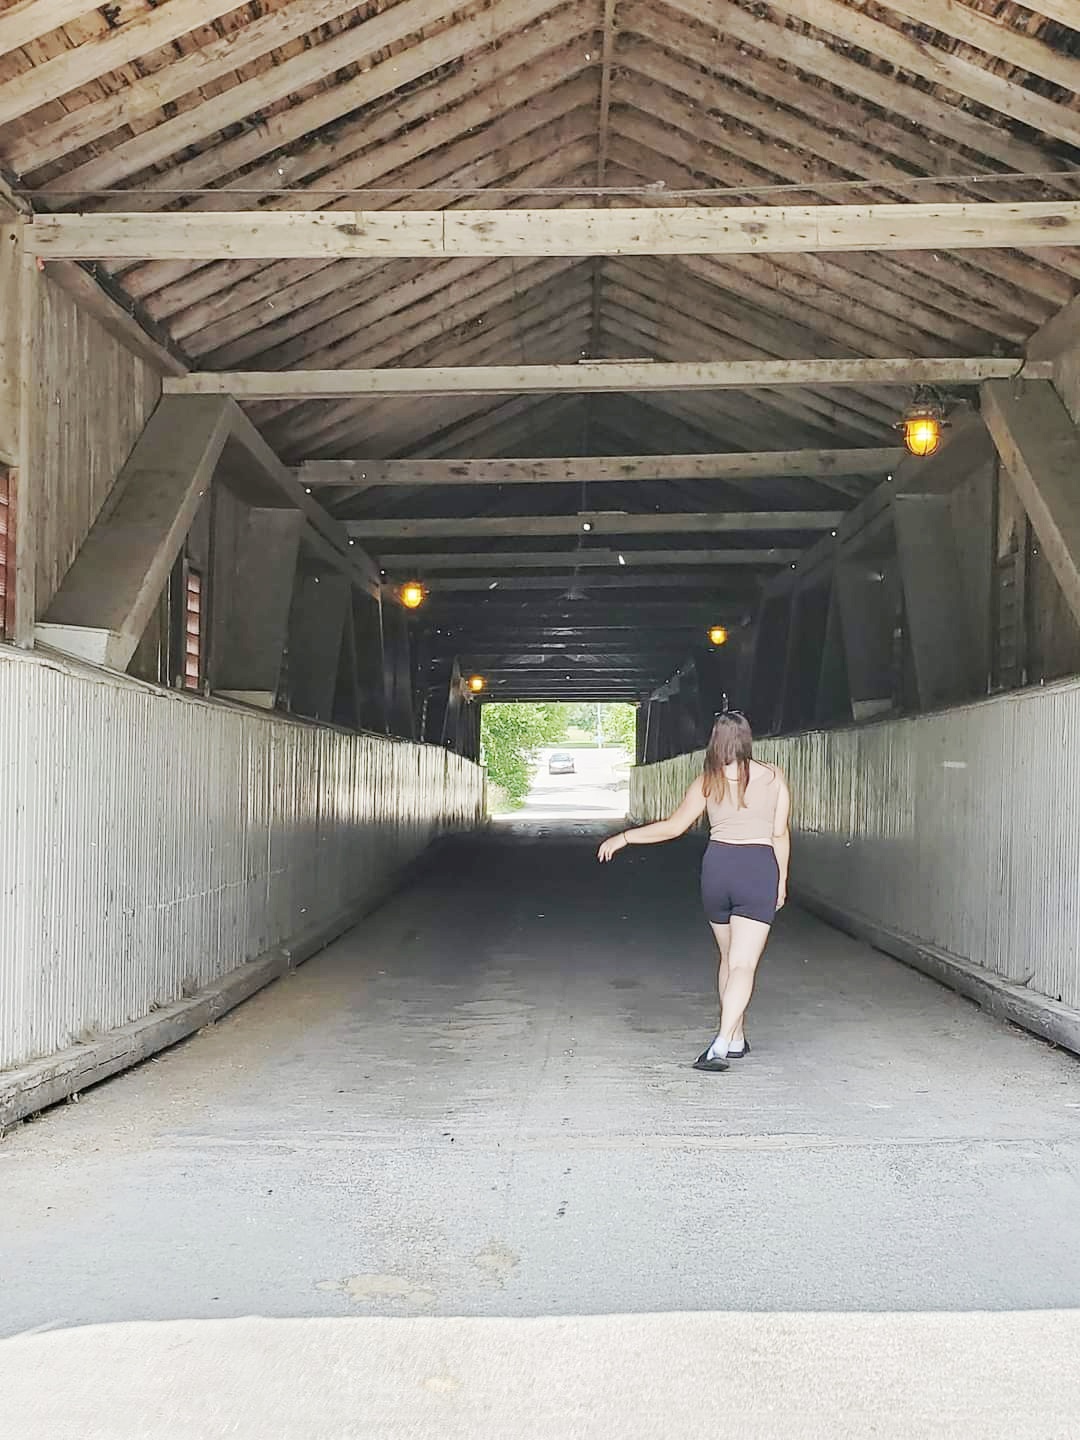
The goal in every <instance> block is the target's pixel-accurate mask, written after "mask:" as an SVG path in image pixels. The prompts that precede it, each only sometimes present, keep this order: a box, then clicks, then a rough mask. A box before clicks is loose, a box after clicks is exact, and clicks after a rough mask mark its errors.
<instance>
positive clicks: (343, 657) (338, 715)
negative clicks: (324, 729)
mask: <svg viewBox="0 0 1080 1440" xmlns="http://www.w3.org/2000/svg"><path fill="white" fill-rule="evenodd" d="M361 704H362V697H361V692H360V677H359V672H358V669H357V663H356V625H355V622H354V619H353V607H352V605H351V604H350V603H349V601H348V600H346V603H345V614H344V619H343V623H342V628H341V649H340V651H339V652H338V671H337V683H336V685H335V688H334V709H333V719H334V724H335V725H340V726H341V727H342V728H343V729H346V730H357V729H359V728H360V711H361Z"/></svg>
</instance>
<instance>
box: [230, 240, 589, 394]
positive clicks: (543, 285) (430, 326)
mask: <svg viewBox="0 0 1080 1440" xmlns="http://www.w3.org/2000/svg"><path fill="white" fill-rule="evenodd" d="M497 291H498V293H497V294H496V295H495V297H494V300H493V299H492V294H491V291H490V290H483V289H480V290H477V291H474V292H473V293H472V294H470V295H469V296H466V297H463V298H461V299H459V301H458V303H457V305H456V307H455V308H454V309H450V308H449V307H447V308H445V309H443V310H440V308H439V305H438V302H437V297H436V299H435V300H434V301H433V303H432V304H431V306H430V307H424V308H423V310H421V309H420V307H416V306H414V307H412V309H411V310H410V311H409V312H407V314H408V319H400V318H398V319H397V320H396V323H395V321H394V320H393V319H392V320H391V322H390V324H389V327H388V330H389V333H388V334H382V333H380V334H377V335H374V336H366V335H362V336H360V337H357V336H356V335H355V334H354V333H350V335H349V336H348V338H347V340H346V341H344V342H342V344H341V345H339V346H337V347H335V348H334V349H333V350H331V351H330V352H329V353H328V354H325V355H322V354H320V355H314V356H308V357H305V358H307V359H308V360H309V361H310V363H308V364H305V365H304V366H303V367H296V368H303V369H316V368H324V367H322V366H319V365H316V363H315V361H316V360H319V359H325V360H327V361H328V362H329V366H328V368H331V369H336V368H348V367H350V366H352V365H353V364H355V363H358V362H359V361H360V360H361V359H363V361H364V363H365V364H367V363H368V361H369V360H370V363H371V364H372V365H373V366H378V365H385V364H393V363H405V361H406V360H407V361H408V363H409V364H410V365H411V364H413V363H415V364H416V365H418V366H422V365H435V364H439V363H441V362H442V357H443V356H444V355H446V354H450V353H453V352H454V350H455V347H456V346H460V345H462V344H465V343H469V342H472V352H470V353H475V351H476V350H477V349H478V347H482V348H483V351H484V353H491V352H493V353H495V354H499V355H501V354H506V353H512V352H513V348H514V342H515V341H518V342H519V343H520V345H521V346H522V347H525V346H527V336H528V331H529V328H530V327H532V326H535V325H536V324H539V323H542V322H545V321H547V320H548V319H549V318H551V316H552V315H553V314H554V313H556V312H557V310H558V309H562V308H565V307H566V306H567V305H568V304H573V303H576V301H577V300H578V299H580V297H581V296H582V295H583V294H589V293H590V292H591V276H590V272H589V270H588V267H587V265H586V264H585V263H584V262H581V261H579V262H578V263H577V264H576V265H575V264H573V262H568V261H541V262H540V264H538V265H536V266H529V267H527V268H526V269H525V270H524V271H523V272H522V286H521V288H520V289H519V288H517V287H516V286H515V284H514V279H513V277H511V280H510V282H509V284H506V285H503V286H499V287H497ZM358 340H359V343H358ZM379 341H381V342H382V343H381V345H380V344H379ZM452 363H453V362H452ZM477 363H479V362H477ZM267 368H270V367H267ZM273 368H275V369H277V368H281V369H288V368H293V367H291V366H282V367H273ZM303 405H304V402H303V401H292V402H290V401H279V402H271V403H269V404H263V405H260V406H259V407H258V408H257V409H256V410H255V411H254V412H253V413H254V414H255V415H256V417H257V419H258V420H259V421H260V422H270V421H279V422H280V421H281V420H283V419H284V417H285V416H287V415H288V414H290V413H294V412H296V411H297V410H298V409H300V408H302V407H303Z"/></svg>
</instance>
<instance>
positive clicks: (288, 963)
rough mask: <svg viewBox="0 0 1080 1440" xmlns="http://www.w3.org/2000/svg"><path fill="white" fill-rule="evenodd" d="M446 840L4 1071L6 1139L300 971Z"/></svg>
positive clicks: (0, 1099)
mask: <svg viewBox="0 0 1080 1440" xmlns="http://www.w3.org/2000/svg"><path fill="white" fill-rule="evenodd" d="M443 838H445V837H441V836H440V837H438V838H437V839H435V840H433V841H432V842H431V844H430V845H429V846H427V848H426V849H425V850H424V851H423V852H422V853H421V854H420V855H419V856H417V858H416V859H415V860H413V861H411V862H410V863H409V864H408V865H406V866H404V867H403V868H402V869H401V870H400V871H399V872H398V874H397V875H395V876H394V877H393V879H392V880H391V881H390V882H389V883H388V884H385V885H383V886H382V887H381V888H380V889H379V890H378V891H377V892H375V893H374V894H371V895H366V896H365V897H364V898H363V899H362V900H357V901H356V903H355V904H353V905H350V906H347V907H346V908H345V909H344V910H340V911H338V912H337V914H336V915H334V916H333V918H332V919H330V920H329V921H324V922H323V923H321V924H319V925H315V926H312V927H311V928H310V929H308V930H304V931H301V932H300V934H298V935H295V936H293V937H292V938H291V939H289V940H286V941H285V942H284V943H283V944H281V945H276V946H275V947H274V948H273V949H272V950H267V951H266V952H265V953H264V954H262V955H259V956H257V957H256V959H254V960H249V961H248V963H247V964H246V965H242V966H241V967H240V968H239V969H238V970H231V971H230V972H229V973H228V974H227V975H223V976H221V978H220V979H218V980H215V981H214V982H213V983H212V984H210V985H208V986H206V987H205V989H202V990H200V991H198V992H197V993H196V994H195V995H192V996H191V997H190V998H189V999H185V1000H177V1001H175V1002H174V1003H173V1004H171V1005H164V1006H162V1007H161V1009H159V1010H154V1011H153V1012H152V1013H151V1014H149V1015H145V1016H143V1017H142V1019H140V1020H133V1021H132V1022H131V1023H130V1024H129V1025H123V1026H121V1027H120V1028H119V1029H117V1030H110V1031H109V1032H108V1034H106V1035H103V1036H101V1038H100V1039H97V1040H91V1041H88V1042H87V1043H86V1044H85V1045H73V1046H72V1047H71V1048H70V1049H68V1050H62V1051H60V1053H59V1054H57V1055H50V1056H47V1057H46V1058H45V1059H43V1060H33V1061H31V1062H30V1063H29V1064H28V1065H22V1066H20V1067H19V1068H18V1069H15V1070H8V1071H5V1072H4V1073H3V1074H0V1137H2V1136H3V1134H4V1132H5V1131H6V1130H7V1129H8V1128H9V1127H10V1126H12V1125H14V1124H15V1123H17V1122H18V1121H19V1120H25V1119H26V1118H27V1117H28V1116H30V1115H36V1114H37V1113H38V1112H39V1111H41V1110H46V1109H48V1107H49V1106H50V1105H56V1104H58V1103H59V1102H60V1101H62V1100H66V1099H68V1098H69V1097H70V1096H72V1095H78V1094H79V1093H80V1092H81V1091H83V1090H87V1089H89V1088H90V1086H91V1085H97V1084H98V1083H99V1082H100V1081H102V1080H108V1079H109V1077H110V1076H112V1075H117V1074H119V1072H120V1071H121V1070H127V1069H128V1068H130V1066H132V1065H138V1064H139V1062H140V1061H142V1060H146V1059H148V1058H149V1057H150V1056H151V1055H154V1054H156V1053H157V1051H159V1050H165V1049H168V1047H169V1046H170V1045H175V1044H177V1043H178V1042H179V1041H181V1040H184V1039H186V1038H187V1036H188V1035H192V1034H194V1032H195V1031H196V1030H201V1029H202V1028H203V1026H205V1025H212V1024H213V1023H214V1021H215V1020H218V1019H220V1018H221V1016H222V1015H225V1014H227V1013H228V1012H229V1011H230V1010H233V1009H235V1007H236V1006H237V1005H241V1004H243V1002H244V1001H245V1000H249V999H250V998H251V996H252V995H255V994H257V993H258V992H259V991H260V990H262V989H264V988H265V987H266V986H267V985H270V984H272V983H273V982H274V981H275V980H278V979H280V978H281V976H282V975H287V974H288V973H289V971H290V970H295V969H296V967H297V966H298V965H302V964H303V963H304V961H305V960H310V959H311V957H312V956H313V955H316V954H317V953H318V952H319V951H320V950H325V949H326V947H327V946H328V945H330V944H332V943H333V941H335V940H336V939H337V938H338V937H339V936H340V935H343V934H344V933H345V931H346V930H350V929H351V928H352V927H353V926H354V925H356V924H358V923H359V921H361V920H362V919H363V918H364V916H365V915H369V914H370V913H371V912H372V911H373V910H377V909H378V907H379V906H380V905H382V904H384V903H385V902H386V901H387V900H388V899H389V898H390V896H391V895H393V894H394V893H395V892H396V891H397V890H399V889H400V888H401V887H402V886H403V885H405V884H407V883H408V882H409V881H410V880H412V879H414V878H415V876H416V874H417V873H418V871H419V870H420V869H421V867H422V866H423V865H426V864H427V862H428V861H429V860H430V859H431V856H432V854H433V852H434V850H435V847H436V846H438V845H439V844H440V842H441V840H442V839H443Z"/></svg>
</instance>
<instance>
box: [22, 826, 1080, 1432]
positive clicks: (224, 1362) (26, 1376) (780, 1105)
mask: <svg viewBox="0 0 1080 1440" xmlns="http://www.w3.org/2000/svg"><path fill="white" fill-rule="evenodd" d="M546 828H548V829H549V830H551V829H552V828H556V827H550V826H549V827H546ZM606 828H607V827H606V826H595V825H594V826H592V827H590V826H588V825H585V824H580V825H577V826H566V827H563V828H562V832H561V833H557V834H555V835H552V834H548V835H547V836H546V837H545V838H537V836H536V830H535V827H531V826H529V825H528V824H526V823H524V822H522V821H518V822H514V823H512V824H510V825H508V826H506V827H504V828H501V829H499V830H497V831H496V830H493V831H492V832H491V833H490V834H489V835H488V836H486V837H482V838H476V839H470V840H467V841H463V842H460V843H457V844H455V845H453V846H451V847H450V848H449V849H448V850H446V851H444V852H443V853H442V854H441V855H440V856H439V857H438V858H437V860H436V861H435V862H434V863H433V864H432V865H431V867H430V869H429V871H428V873H427V874H426V875H425V876H424V877H423V878H422V879H421V881H420V882H419V883H418V884H417V885H415V886H414V887H413V888H411V889H410V890H409V891H407V892H404V893H402V894H401V895H399V896H398V897H397V898H396V899H395V900H394V901H392V902H391V903H390V904H389V905H387V906H386V907H384V908H383V909H382V910H381V911H380V912H378V913H377V914H376V915H375V916H373V917H371V919H370V920H369V921H367V922H366V923H365V924H364V925H362V926H361V927H360V928H359V929H357V930H356V931H355V932H354V933H353V934H352V935H350V936H349V937H347V938H346V939H345V940H343V941H342V942H341V943H339V944H338V945H336V946H335V947H334V948H333V949H332V950H331V951H328V952H327V953H326V954H324V955H323V956H321V957H318V958H316V959H315V960H313V961H311V962H309V964H308V965H306V966H304V967H303V968H302V969H301V970H300V971H299V972H297V973H296V974H295V975H294V976H291V977H289V978H288V979H287V980H285V981H283V982H281V983H280V984H278V985H277V986H275V987H273V988H272V989H271V990H269V991H266V992H264V993H263V994H262V995H261V996H259V997H257V998H256V999H255V1000H253V1001H252V1002H250V1003H249V1004H248V1005H247V1006H245V1007H243V1008H242V1009H241V1010H239V1011H237V1012H235V1013H234V1014H233V1015H231V1016H230V1017H228V1018H227V1019H225V1020H224V1021H222V1022H221V1023H220V1024H218V1025H217V1026H216V1027H214V1028H213V1029H210V1030H208V1031H205V1032H203V1033H202V1034H200V1035H199V1036H197V1037H195V1038H193V1039H192V1040H191V1041H189V1042H188V1043H186V1044H184V1045H182V1046H180V1047H178V1048H177V1049H175V1050H173V1051H172V1052H170V1053H168V1054H167V1055H163V1056H161V1057H159V1058H158V1059H157V1060H156V1061H154V1062H151V1063H148V1064H147V1065H144V1066H143V1067H141V1068H140V1069H139V1070H138V1071H136V1072H132V1073H129V1074H128V1075H126V1076H123V1077H121V1078H119V1079H117V1080H116V1081H114V1082H111V1083H109V1084H107V1085H105V1086H102V1087H99V1088H98V1089H96V1090H94V1091H91V1092H89V1093H87V1094H86V1095H84V1096H83V1098H82V1100H81V1102H80V1103H79V1104H77V1105H69V1106H65V1107H63V1108H61V1109H58V1110H56V1111H54V1112H52V1113H50V1114H48V1115H46V1116H44V1117H43V1118H41V1119H39V1120H38V1121H37V1122H35V1123H33V1124H30V1125H27V1126H25V1127H23V1128H22V1129H20V1130H18V1131H16V1132H15V1133H13V1134H12V1135H11V1136H9V1137H8V1139H7V1140H6V1141H5V1142H4V1143H3V1144H2V1145H0V1194H2V1197H3V1215H4V1221H3V1227H4V1228H3V1242H2V1248H3V1255H4V1272H3V1275H4V1283H3V1286H2V1288H0V1325H2V1333H3V1334H6V1335H9V1336H14V1335H16V1334H17V1332H27V1331H30V1330H32V1329H35V1328H37V1327H45V1329H44V1331H43V1333H38V1334H34V1335H26V1334H24V1335H23V1336H22V1337H21V1338H18V1339H12V1340H10V1341H8V1342H6V1343H5V1344H0V1388H2V1390H3V1392H4V1395H5V1404H6V1406H7V1409H8V1415H9V1416H10V1417H14V1419H13V1420H12V1421H11V1422H10V1423H9V1424H8V1427H7V1428H6V1429H5V1431H4V1433H10V1434H12V1435H18V1436H19V1437H20V1440H37V1437H39V1436H41V1437H43V1440H44V1437H46V1436H48V1437H50V1440H51V1437H54V1436H58V1435H63V1436H67V1435H71V1436H73V1437H78V1440H93V1437H97V1436H102V1437H104V1436H108V1437H110V1440H129V1437H131V1440H134V1437H136V1436H138V1437H140V1440H143V1437H146V1436H150V1435H153V1436H157V1435H162V1436H165V1435H168V1436H169V1437H170V1440H174V1437H178V1436H179V1437H188V1436H191V1437H196V1436H198V1437H200V1440H203V1437H206V1436H212V1437H217V1436H219V1435H220V1436H226V1435H228V1436H234V1435H240V1436H243V1437H248V1436H251V1437H252V1440H255V1437H260V1440H261V1437H273V1436H279V1435H280V1436H288V1437H292V1436H296V1437H303V1440H316V1437H317V1440H324V1437H325V1440H329V1437H339V1436H353V1435H355V1436H364V1437H365V1440H366V1437H369V1436H376V1437H386V1440H399V1437H401V1440H403V1437H406V1436H409V1437H412V1436H419V1435H425V1436H426V1435H428V1434H432V1435H436V1434H438V1435H439V1436H442V1437H445V1436H451V1437H456V1436H459V1435H460V1436H462V1437H465V1436H468V1437H476V1436H480V1437H484V1440H486V1437H488V1436H491V1437H493V1440H494V1437H495V1436H499V1437H504V1436H515V1437H516V1436H525V1437H531V1436H534V1435H535V1436H537V1437H541V1436H543V1437H544V1440H549V1437H550V1440H562V1437H565V1436H578V1435H581V1436H586V1435H587V1436H589V1437H592V1436H594V1435H595V1436H604V1437H605V1440H606V1437H608V1436H610V1435H612V1434H618V1435H619V1436H620V1437H626V1436H631V1437H635V1440H636V1437H638V1436H641V1437H642V1440H644V1437H646V1436H648V1437H650V1440H651V1437H656V1436H659V1437H667V1436H669V1435H670V1436H673V1437H674V1436H679V1437H683V1436H685V1435H686V1434H687V1433H688V1432H691V1431H697V1430H700V1431H702V1433H710V1434H712V1433H718V1434H724V1433H729V1432H730V1433H738V1434H739V1435H740V1437H742V1436H751V1437H756V1436H770V1437H771V1436H789V1435H800V1436H801V1435H808V1436H816V1435H819V1434H820V1435H822V1436H826V1435H827V1436H828V1437H829V1440H836V1437H838V1436H840V1437H843V1436H848V1435H850V1436H853V1437H854V1436H859V1437H863V1436H867V1435H874V1436H882V1435H884V1436H889V1437H892V1436H894V1435H896V1436H900V1435H904V1436H908V1437H910V1436H923V1435H934V1436H937V1435H942V1436H945V1435H948V1436H956V1435H972V1436H976V1435H977V1436H979V1437H985V1436H998V1435H1001V1436H1005V1435H1008V1436H1009V1440H1017V1437H1028V1436H1031V1437H1036V1436H1038V1437H1040V1440H1045V1437H1050V1436H1053V1437H1057V1436H1060V1437H1065V1436H1075V1435H1076V1434H1077V1433H1078V1432H1077V1422H1076V1419H1075V1417H1076V1415H1077V1414H1080V1378H1078V1377H1080V1366H1076V1365H1075V1364H1074V1363H1071V1362H1070V1360H1069V1358H1068V1357H1069V1355H1070V1354H1071V1355H1072V1357H1073V1359H1075V1355H1076V1353H1077V1342H1078V1340H1080V1328H1078V1314H1080V1311H1078V1307H1080V1221H1078V1216H1080V1064H1078V1063H1077V1062H1076V1061H1075V1060H1074V1059H1072V1058H1070V1057H1069V1056H1067V1055H1065V1054H1063V1053H1060V1052H1055V1051H1053V1050H1051V1049H1050V1048H1049V1047H1047V1046H1046V1045H1044V1044H1042V1043H1041V1042H1038V1041H1036V1040H1034V1039H1032V1038H1030V1037H1028V1036H1026V1035H1024V1034H1022V1033H1020V1032H1017V1031H1014V1030H1011V1029H1009V1028H1007V1027H1005V1026H1003V1025H1001V1024H999V1023H998V1022H996V1021H993V1020H990V1019H988V1018H987V1017H986V1016H984V1015H983V1014H982V1013H981V1012H980V1011H978V1010H977V1009H975V1008H974V1007H973V1006H971V1005H970V1004H968V1003H967V1002H965V1001H963V1000H961V999H959V998H957V997H956V996H954V995H952V994H951V993H949V992H947V991H945V990H942V989H940V988H939V987H938V986H937V985H935V984H934V983H933V982H931V981H929V980H926V979H924V978H922V977H921V976H919V975H917V974H915V973H914V972H912V971H910V970H907V969H905V968H904V967H902V966H901V965H899V964H897V963H895V962H894V961H892V960H889V959H887V958H886V957H884V956H881V955H879V954H877V953H875V952H874V951H872V950H869V949H868V948H866V947H865V946H863V945H860V944H857V943H856V942H854V941H852V940H850V939H847V938H845V937H842V936H839V935H837V934H836V933H835V932H832V931H830V930H828V929H826V928H825V927H824V926H822V925H820V924H818V923H817V922H815V921H813V920H811V919H809V918H808V917H806V916H805V915H802V914H799V913H796V912H794V911H792V912H788V913H785V915H784V916H783V917H782V920H781V923H780V924H779V925H778V927H777V933H776V935H775V937H774V942H773V946H772V948H771V950H770V952H769V955H768V957H767V961H766V964H765V968H764V971H763V975H762V982H761V988H760V994H759V998H758V1000H757V1002H756V1003H755V1006H754V1010H753V1012H752V1020H751V1025H750V1031H751V1034H752V1037H753V1040H754V1044H755V1049H754V1053H753V1055H752V1056H751V1057H750V1058H749V1059H748V1060H746V1061H745V1062H742V1063H741V1064H740V1065H739V1066H738V1067H733V1068H732V1070H731V1071H730V1072H728V1074H726V1075H722V1076H713V1075H701V1074H698V1073H697V1072H695V1071H693V1070H692V1069H690V1068H689V1065H688V1061H689V1060H690V1059H691V1058H692V1057H693V1055H694V1054H695V1053H696V1051H697V1049H698V1048H699V1047H700V1045H701V1044H702V1042H703V1041H704V1040H705V1039H707V1038H708V1035H709V1025H710V1021H711V1018H712V1002H711V995H710V988H711V983H712V973H711V972H712V960H711V955H710V949H709V944H710V942H709V938H708V935H707V932H706V931H705V928H704V926H703V923H702V921H701V919H700V916H699V912H698V910H697V907H696V897H695V876H694V865H695V860H696V856H697V853H698V850H699V848H700V842H694V841H686V842H680V843H678V844H676V845H672V846H666V847H658V848H656V849H653V850H649V851H646V850H644V849H641V850H638V851H635V852H634V853H633V854H632V855H630V856H628V857H626V858H625V860H624V861H621V862H620V861H617V862H616V863H614V864H613V865H612V866H610V867H605V868H604V869H600V868H599V867H596V866H595V865H594V864H593V862H592V860H591V852H592V850H593V848H594V846H595V843H596V833H598V832H599V831H600V830H602V829H606ZM245 1316H263V1317H271V1318H270V1319H268V1320H262V1321H244V1320H241V1319H240V1318H238V1317H245ZM315 1317H321V1318H318V1319H317V1321H316V1318H315ZM275 1318H276V1321H277V1323H276V1324H275V1323H271V1321H273V1320H274V1319H275ZM132 1322H170V1323H169V1324H168V1325H161V1324H151V1325H146V1324H139V1323H134V1324H133V1323H132ZM81 1326H103V1327H105V1328H103V1329H96V1330H85V1331H78V1332H73V1330H72V1327H81ZM1070 1347H1071V1350H1070ZM976 1407H978V1414H977V1415H976V1414H975V1413H974V1412H975V1408H976ZM103 1417H104V1418H103ZM12 1427H13V1428H12ZM0 1428H2V1427H0Z"/></svg>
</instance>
